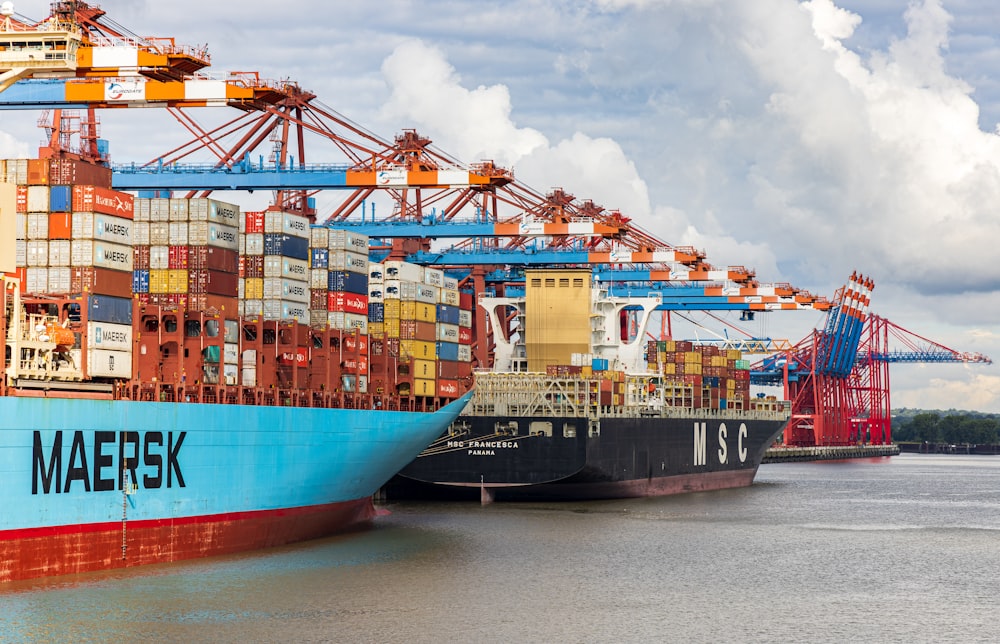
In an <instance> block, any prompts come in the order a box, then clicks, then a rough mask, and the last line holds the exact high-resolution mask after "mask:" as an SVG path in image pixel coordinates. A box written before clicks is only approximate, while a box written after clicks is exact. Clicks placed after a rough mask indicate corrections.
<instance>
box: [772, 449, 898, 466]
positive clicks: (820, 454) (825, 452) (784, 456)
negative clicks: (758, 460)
mask: <svg viewBox="0 0 1000 644" xmlns="http://www.w3.org/2000/svg"><path fill="white" fill-rule="evenodd" d="M898 455H899V446H898V445H838V446H827V447H771V448H769V449H768V450H767V452H765V454H764V460H763V461H762V462H763V463H792V462H795V461H836V460H842V459H847V458H878V457H883V456H898Z"/></svg>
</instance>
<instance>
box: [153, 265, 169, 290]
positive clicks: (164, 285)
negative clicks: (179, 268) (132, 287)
mask: <svg viewBox="0 0 1000 644" xmlns="http://www.w3.org/2000/svg"><path fill="white" fill-rule="evenodd" d="M169 275H170V271H169V270H168V269H166V268H152V269H150V270H149V292H150V293H169V292H170V279H169Z"/></svg>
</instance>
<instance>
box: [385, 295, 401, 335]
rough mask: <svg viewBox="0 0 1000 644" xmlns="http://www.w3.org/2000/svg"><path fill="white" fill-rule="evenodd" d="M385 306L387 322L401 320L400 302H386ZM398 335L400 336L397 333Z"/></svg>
mask: <svg viewBox="0 0 1000 644" xmlns="http://www.w3.org/2000/svg"><path fill="white" fill-rule="evenodd" d="M384 304H385V306H384V307H383V310H384V311H385V321H386V322H388V321H389V320H398V319H399V304H400V301H399V300H385V302H384ZM397 335H399V334H398V333H397Z"/></svg>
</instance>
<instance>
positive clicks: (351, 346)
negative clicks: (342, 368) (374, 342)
mask: <svg viewBox="0 0 1000 644" xmlns="http://www.w3.org/2000/svg"><path fill="white" fill-rule="evenodd" d="M344 351H349V352H351V353H359V354H362V355H364V354H366V353H368V336H367V335H349V336H346V337H344Z"/></svg>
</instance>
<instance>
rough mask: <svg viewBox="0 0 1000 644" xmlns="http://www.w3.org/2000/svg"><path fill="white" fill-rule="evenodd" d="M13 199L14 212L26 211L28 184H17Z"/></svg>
mask: <svg viewBox="0 0 1000 644" xmlns="http://www.w3.org/2000/svg"><path fill="white" fill-rule="evenodd" d="M14 199H15V201H14V212H28V186H18V187H17V190H16V192H15V196H14Z"/></svg>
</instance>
